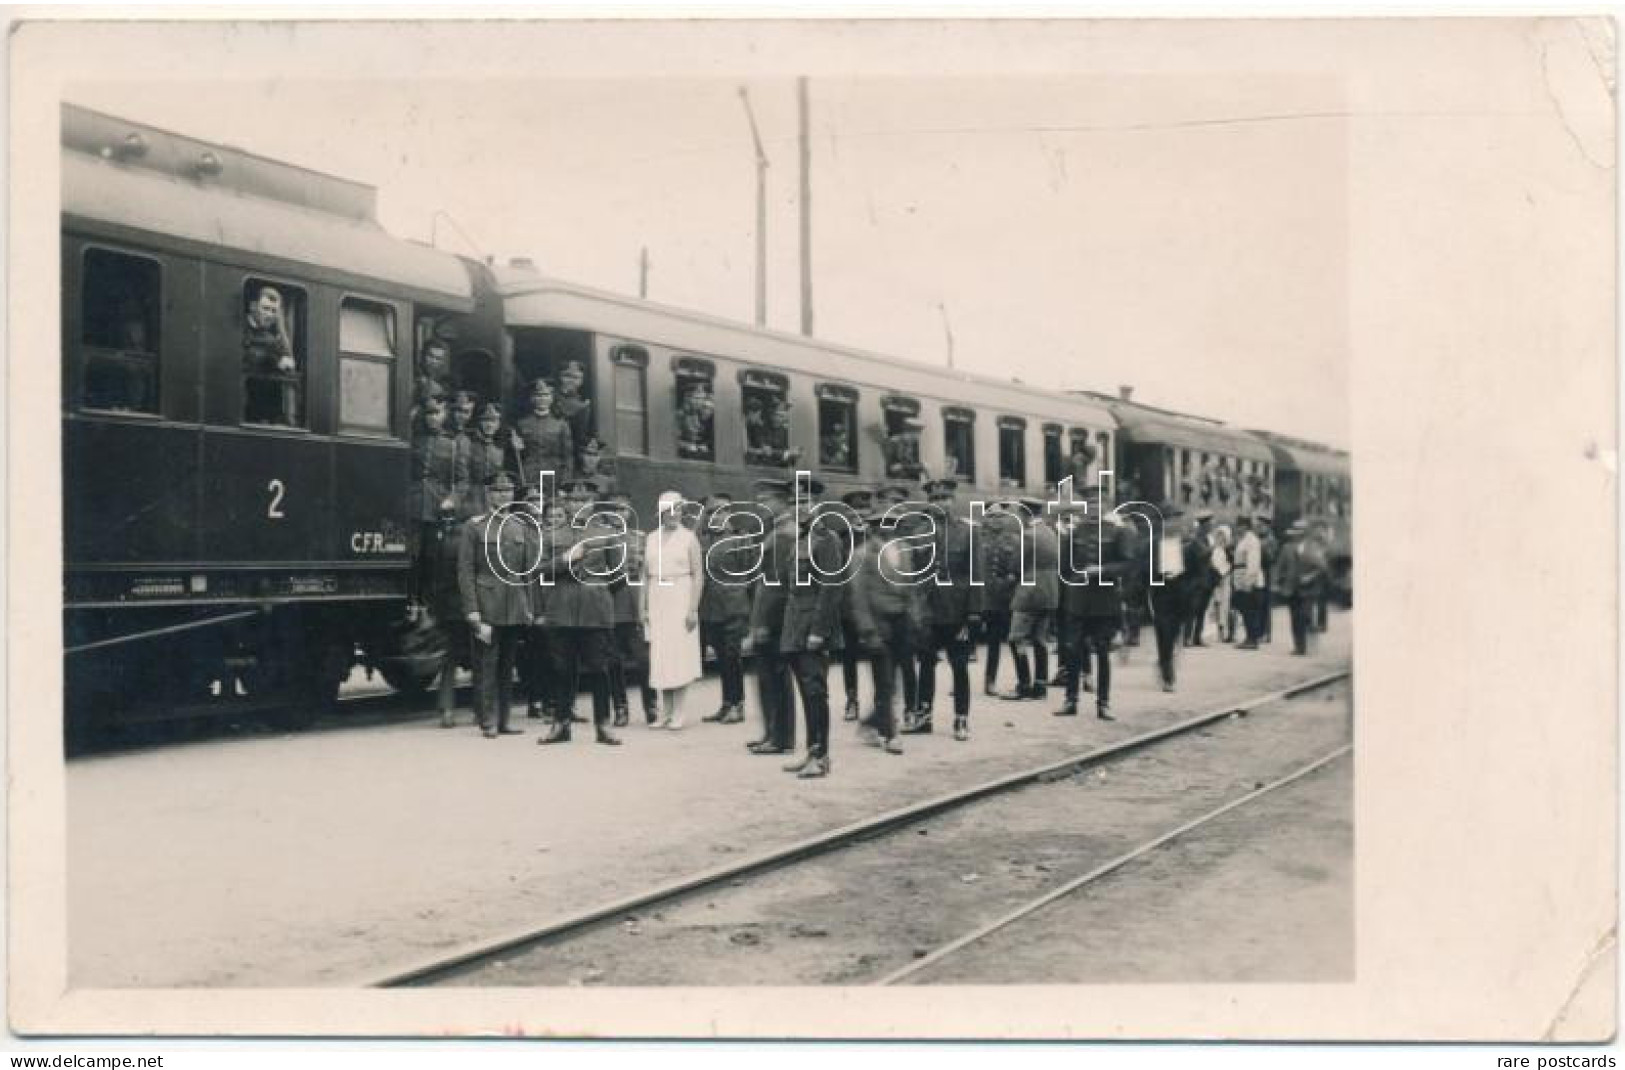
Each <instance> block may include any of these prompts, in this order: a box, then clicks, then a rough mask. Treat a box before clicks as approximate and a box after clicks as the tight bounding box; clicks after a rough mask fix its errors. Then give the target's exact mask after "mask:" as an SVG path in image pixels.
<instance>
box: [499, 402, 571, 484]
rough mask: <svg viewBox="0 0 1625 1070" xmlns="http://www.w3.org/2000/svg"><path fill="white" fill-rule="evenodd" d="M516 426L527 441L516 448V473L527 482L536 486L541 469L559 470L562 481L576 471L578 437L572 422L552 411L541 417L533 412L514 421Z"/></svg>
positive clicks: (522, 438)
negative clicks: (523, 445) (521, 447)
mask: <svg viewBox="0 0 1625 1070" xmlns="http://www.w3.org/2000/svg"><path fill="white" fill-rule="evenodd" d="M513 429H514V430H515V431H516V432H518V434H519V440H520V441H521V442H523V443H524V444H525V448H524V449H523V450H522V451H521V450H516V451H514V452H515V460H514V472H515V473H516V474H518V475H519V476H520V478H521V479H523V480H524V481H525V482H526V483H527V484H529V485H531V486H534V485H535V483H536V480H537V473H539V472H554V473H557V475H558V478H559V479H561V480H563V479H568V478H570V477H571V476H572V475H574V474H575V461H576V457H575V452H576V451H575V439H574V436H573V435H572V434H571V433H570V425H569V424H567V423H565V422H564V421H563V420H561V419H560V418H559V417H557V416H555V415H553V414H552V413H551V412H548V413H543V414H542V415H541V416H538V415H536V414H535V413H533V412H532V413H526V414H525V415H524V416H521V417H520V418H519V419H517V420H515V421H514V425H513ZM555 486H557V484H555Z"/></svg>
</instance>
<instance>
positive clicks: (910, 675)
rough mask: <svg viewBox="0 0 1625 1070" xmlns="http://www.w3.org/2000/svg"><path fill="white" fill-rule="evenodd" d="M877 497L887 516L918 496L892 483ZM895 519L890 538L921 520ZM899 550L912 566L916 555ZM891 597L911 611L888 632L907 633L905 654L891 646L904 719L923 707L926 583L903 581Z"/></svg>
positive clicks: (879, 508)
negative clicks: (921, 660)
mask: <svg viewBox="0 0 1625 1070" xmlns="http://www.w3.org/2000/svg"><path fill="white" fill-rule="evenodd" d="M875 498H876V502H875V512H876V513H878V514H880V515H881V516H885V515H886V514H887V512H888V511H889V510H892V509H895V508H896V507H897V506H899V505H903V504H904V503H906V502H910V501H914V500H916V498H917V495H916V494H915V493H914V491H913V489H912V488H910V487H909V486H907V485H906V484H902V483H890V484H887V485H886V486H883V487H881V488H880V489H879V490H877V491H876V492H875ZM896 519H899V520H900V523H899V524H898V526H897V527H895V528H888V529H886V530H885V531H884V534H885V536H886V538H887V540H888V541H889V540H890V539H892V538H896V537H901V536H903V535H905V534H906V533H907V532H908V531H909V530H911V529H912V528H915V527H917V526H918V521H919V520H920V518H919V517H908V516H905V517H901V518H896ZM873 527H874V525H873V524H872V523H871V524H870V529H871V530H873ZM897 552H898V553H900V554H904V555H905V556H907V557H908V559H909V560H908V562H899V563H900V564H907V566H908V567H909V568H912V567H913V566H912V560H913V555H912V554H908V553H907V552H906V551H904V550H901V549H899V550H898V551H897ZM892 601H893V602H895V603H897V604H899V605H902V606H905V607H906V609H907V613H908V626H907V630H906V632H904V631H901V630H898V629H893V631H892V632H891V633H888V634H890V635H892V636H894V637H895V636H896V635H906V639H905V640H904V641H906V643H907V644H908V651H907V655H906V656H905V655H904V654H902V653H899V652H898V650H897V648H896V647H895V646H893V647H892V661H893V663H894V667H895V669H896V670H897V675H898V678H899V680H900V682H901V685H902V698H903V720H904V721H905V722H907V721H908V720H909V719H911V718H913V717H914V716H915V715H916V714H917V713H919V710H920V674H919V664H918V661H917V660H916V659H917V657H918V655H919V651H920V648H921V645H922V644H923V643H924V642H925V639H924V638H923V637H924V635H925V632H926V630H927V629H926V627H925V585H924V584H923V583H916V584H912V585H908V584H904V585H901V590H900V591H899V592H898V594H897V596H896V598H894V599H892ZM877 626H879V627H881V628H882V631H883V632H884V627H883V626H881V625H880V622H877ZM889 641H890V640H888V642H889Z"/></svg>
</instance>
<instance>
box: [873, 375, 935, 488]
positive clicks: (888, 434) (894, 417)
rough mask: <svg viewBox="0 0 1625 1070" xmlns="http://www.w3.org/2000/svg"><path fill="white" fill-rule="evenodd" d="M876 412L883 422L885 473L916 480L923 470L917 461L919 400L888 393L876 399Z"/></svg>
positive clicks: (922, 425)
mask: <svg viewBox="0 0 1625 1070" xmlns="http://www.w3.org/2000/svg"><path fill="white" fill-rule="evenodd" d="M880 412H881V415H882V418H883V419H884V421H885V424H884V426H883V427H882V428H881V433H882V436H883V437H884V439H885V442H886V446H885V449H886V475H888V476H890V477H891V478H893V479H918V478H919V476H920V474H921V473H922V472H924V471H925V468H924V466H923V465H921V464H920V432H921V431H923V430H925V425H924V424H922V423H921V422H920V403H919V401H917V400H916V399H914V398H910V397H903V396H902V395H900V394H888V395H886V396H885V397H883V398H881V399H880Z"/></svg>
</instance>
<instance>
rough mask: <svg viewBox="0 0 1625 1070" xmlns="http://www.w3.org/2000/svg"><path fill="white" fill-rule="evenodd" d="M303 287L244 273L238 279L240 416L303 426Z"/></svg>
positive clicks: (248, 420)
mask: <svg viewBox="0 0 1625 1070" xmlns="http://www.w3.org/2000/svg"><path fill="white" fill-rule="evenodd" d="M305 310H306V298H305V293H304V291H303V290H301V289H299V288H298V287H296V286H289V285H287V284H286V283H272V282H268V281H266V280H265V279H249V280H248V281H247V282H245V283H244V284H243V422H244V423H250V424H268V425H271V426H276V427H303V426H304V421H305V414H304V406H303V404H302V402H303V400H304V393H305V391H304V386H305V352H306V350H305Z"/></svg>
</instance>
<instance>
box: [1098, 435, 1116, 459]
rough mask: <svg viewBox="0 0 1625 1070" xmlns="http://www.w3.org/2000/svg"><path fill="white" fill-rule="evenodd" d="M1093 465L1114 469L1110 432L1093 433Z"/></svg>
mask: <svg viewBox="0 0 1625 1070" xmlns="http://www.w3.org/2000/svg"><path fill="white" fill-rule="evenodd" d="M1095 463H1096V464H1098V465H1099V466H1100V467H1101V468H1115V467H1116V465H1115V463H1114V462H1113V461H1112V434H1111V432H1110V431H1096V432H1095Z"/></svg>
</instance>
